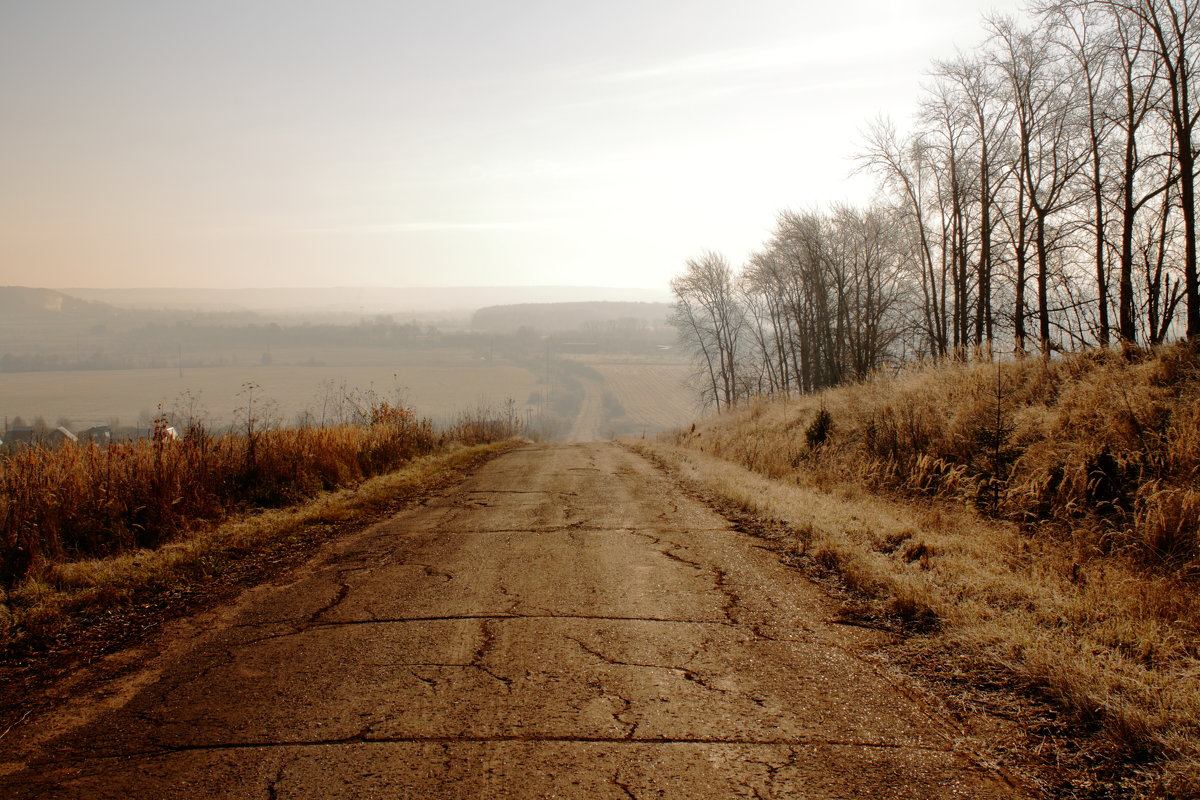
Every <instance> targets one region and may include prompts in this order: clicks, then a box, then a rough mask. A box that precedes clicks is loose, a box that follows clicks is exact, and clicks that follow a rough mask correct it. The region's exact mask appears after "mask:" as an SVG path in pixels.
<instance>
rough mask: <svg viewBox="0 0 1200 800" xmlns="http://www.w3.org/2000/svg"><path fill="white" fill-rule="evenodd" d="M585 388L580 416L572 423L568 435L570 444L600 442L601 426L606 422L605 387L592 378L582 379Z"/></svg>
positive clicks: (581, 383) (580, 380) (580, 381)
mask: <svg viewBox="0 0 1200 800" xmlns="http://www.w3.org/2000/svg"><path fill="white" fill-rule="evenodd" d="M579 384H580V385H581V386H582V387H583V401H582V402H580V404H579V414H578V415H577V416H576V417H575V421H574V422H573V423H571V430H570V432H569V433H568V434H567V441H568V442H598V441H600V440H601V439H602V438H603V437H602V436H601V435H600V426H601V424H602V423H603V422H604V386H603V385H602V384H601V383H600V381H597V380H593V379H591V378H580V379H579Z"/></svg>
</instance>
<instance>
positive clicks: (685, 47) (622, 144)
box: [0, 0, 1019, 287]
mask: <svg viewBox="0 0 1200 800" xmlns="http://www.w3.org/2000/svg"><path fill="white" fill-rule="evenodd" d="M1018 6H1019V4H1018V3H1017V2H977V1H976V0H921V1H917V2H900V1H899V0H850V2H843V3H828V2H824V0H822V2H813V0H744V1H743V2H741V3H736V4H735V3H729V2H726V1H725V0H722V2H712V1H711V0H699V1H697V0H660V1H659V2H656V3H653V4H650V3H643V2H630V1H629V0H609V2H605V3H596V2H586V3H584V2H576V1H575V0H528V1H527V2H513V1H511V0H486V1H485V0H443V1H441V2H424V3H412V2H407V1H406V0H347V1H346V2H338V3H334V2H316V0H236V1H231V0H207V1H206V2H203V3H177V2H165V3H164V2H161V0H143V1H142V2H131V1H130V0H106V1H105V2H93V1H92V0H56V1H55V2H33V1H32V0H30V1H29V2H19V1H18V0H0V143H2V146H0V284H24V285H35V286H51V287H67V286H92V287H122V286H163V287H173V286H200V287H244V286H347V285H363V286H454V285H526V284H529V285H533V284H555V285H587V286H629V287H662V286H665V285H666V283H667V281H668V280H669V279H670V277H671V276H672V275H674V274H676V273H677V272H678V271H679V269H680V266H681V264H682V262H683V260H684V259H686V258H688V257H690V256H693V255H695V254H697V253H698V252H700V251H701V250H704V249H713V250H720V251H723V252H725V253H726V254H727V255H728V256H729V257H730V258H731V260H732V261H734V262H735V263H737V262H740V261H741V260H742V259H744V258H745V257H746V256H747V255H748V254H749V253H750V252H752V251H753V250H755V249H757V248H758V247H759V246H760V245H761V243H762V242H763V240H764V239H765V238H766V237H767V236H768V235H769V231H770V228H771V226H772V224H773V222H774V217H775V214H776V212H777V211H778V210H780V209H782V208H788V207H790V208H803V207H810V206H813V205H818V204H827V203H830V202H837V201H844V200H849V201H855V202H862V201H865V200H866V199H867V198H868V197H869V196H870V194H871V185H872V182H871V180H870V179H869V178H867V177H865V176H851V175H850V172H851V170H852V169H853V167H854V163H853V156H854V154H855V153H856V151H857V149H858V148H859V146H860V141H861V137H860V135H859V131H860V130H861V129H862V128H863V127H864V125H865V124H866V123H867V122H868V121H869V120H870V119H872V118H874V117H876V116H878V115H880V114H886V115H890V116H892V117H893V118H895V119H896V120H897V122H898V123H899V124H900V125H901V126H902V127H903V126H904V125H906V123H907V120H908V118H909V117H910V116H911V114H912V112H913V110H914V107H915V100H916V97H917V95H918V92H919V87H920V84H921V81H922V80H924V79H925V73H926V71H927V70H928V69H929V67H930V61H931V59H933V58H937V57H948V56H951V55H953V53H954V51H955V48H956V46H957V47H958V48H960V49H971V48H973V47H974V46H975V45H976V43H977V42H978V41H979V40H980V39H981V38H982V35H983V30H982V27H981V25H980V15H981V14H982V13H983V12H984V11H986V10H990V9H996V10H998V11H1001V12H1006V13H1015V12H1016V9H1017V8H1018Z"/></svg>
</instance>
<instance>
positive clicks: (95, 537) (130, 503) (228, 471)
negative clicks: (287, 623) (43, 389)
mask: <svg viewBox="0 0 1200 800" xmlns="http://www.w3.org/2000/svg"><path fill="white" fill-rule="evenodd" d="M516 433H517V429H516V427H515V421H514V420H513V419H510V418H509V417H506V416H504V415H499V416H497V415H489V414H487V413H485V412H484V411H482V410H481V411H480V412H478V413H476V414H473V415H468V416H464V418H463V419H461V420H460V421H459V423H458V425H456V426H454V427H452V428H451V429H450V430H448V431H442V432H438V431H435V430H434V428H433V427H432V425H431V424H430V423H429V422H428V421H427V420H421V419H418V418H417V417H416V416H415V415H414V414H413V413H412V411H411V410H409V409H406V408H402V407H397V406H393V405H390V404H388V403H386V402H381V403H377V404H376V405H374V406H373V407H372V408H371V409H370V412H369V414H368V415H367V418H366V419H365V420H364V423H363V424H359V425H339V426H336V427H304V428H296V429H279V430H256V429H255V428H254V427H253V425H248V426H246V429H245V430H243V431H242V432H240V433H226V434H222V435H212V434H210V433H208V432H207V431H205V430H204V429H203V428H202V427H201V426H198V425H196V426H192V427H191V428H189V429H188V430H187V432H186V435H185V436H184V437H183V438H182V439H180V440H178V441H174V440H171V439H170V438H168V437H167V436H166V435H165V422H162V421H160V423H159V425H158V427H157V429H156V435H154V436H153V437H152V438H151V439H150V440H141V441H135V442H128V443H120V444H114V445H111V446H98V445H95V444H88V445H76V444H71V443H67V444H64V445H62V446H59V447H54V448H48V447H40V446H34V447H26V448H21V449H19V450H16V451H14V452H11V453H8V454H7V455H4V456H0V587H3V588H11V587H12V586H14V585H15V584H17V583H18V582H20V581H22V580H23V579H25V578H27V577H29V576H31V575H34V574H36V573H37V572H38V571H39V570H41V569H43V568H44V567H45V566H46V565H49V564H55V563H60V562H63V561H71V560H76V559H82V558H92V557H104V556H111V555H116V554H119V553H124V552H130V551H134V550H140V549H149V548H155V547H158V546H160V545H162V544H164V543H166V542H169V541H171V540H173V539H174V538H176V537H177V536H178V535H179V534H180V533H181V532H183V531H185V530H186V529H187V528H188V527H189V526H191V525H194V524H195V523H197V522H199V521H202V520H212V519H217V518H220V517H223V516H225V515H228V514H230V513H232V512H234V511H238V510H244V509H247V508H272V507H280V506H284V505H287V504H289V503H294V502H296V501H299V500H301V499H304V498H308V497H312V496H314V495H316V494H317V493H319V492H321V491H325V490H331V489H337V488H341V487H345V486H349V485H353V484H355V483H358V482H360V481H362V480H363V479H365V478H369V477H371V476H374V475H380V474H383V473H386V472H388V471H390V470H394V469H396V468H397V467H399V466H401V465H403V464H405V463H407V462H408V461H410V460H412V459H413V458H415V457H417V456H421V455H425V454H428V453H431V452H434V451H435V450H437V449H439V448H441V447H443V446H445V445H446V444H448V443H450V442H463V443H466V444H478V443H481V442H486V441H495V440H499V439H503V438H506V437H509V436H513V435H515V434H516Z"/></svg>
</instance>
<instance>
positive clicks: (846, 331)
mask: <svg viewBox="0 0 1200 800" xmlns="http://www.w3.org/2000/svg"><path fill="white" fill-rule="evenodd" d="M1029 10H1030V16H1029V22H1028V23H1027V24H1026V23H1022V22H1018V21H1017V20H1015V19H1012V18H1008V17H1002V16H994V17H989V18H986V19H985V22H984V25H985V28H986V32H987V38H986V40H985V42H984V44H983V45H982V46H981V47H980V48H978V49H977V50H975V51H972V52H969V53H960V54H959V55H958V56H956V57H955V58H953V59H949V60H946V61H938V62H935V63H934V65H933V68H932V70H931V80H930V82H929V85H928V86H927V87H926V90H925V92H924V96H923V98H922V100H921V102H920V107H919V108H918V109H917V113H916V115H915V118H914V119H915V125H914V128H913V130H912V131H911V132H908V133H903V134H902V133H900V132H898V131H897V130H896V128H895V127H894V126H893V125H891V124H890V123H888V122H886V121H878V122H875V123H873V124H872V125H870V126H869V128H868V131H867V134H866V141H865V144H864V149H863V152H862V154H861V168H862V169H864V170H868V171H870V172H871V173H873V174H874V175H876V176H877V177H878V179H879V181H880V196H879V197H878V198H877V201H876V203H875V204H874V205H873V206H872V207H871V208H869V209H865V210H861V209H853V208H835V209H833V210H832V211H831V212H829V213H815V212H813V213H806V214H795V213H791V212H787V213H783V214H781V215H780V217H779V220H778V224H777V225H776V228H775V231H774V233H773V235H772V237H771V239H770V240H769V241H768V243H767V244H766V246H765V247H764V249H763V250H762V251H760V252H759V253H756V254H754V255H753V256H751V257H750V259H749V260H748V261H747V263H746V264H745V265H744V266H743V267H742V268H741V269H740V270H738V271H737V272H735V271H734V270H733V269H732V268H731V267H730V266H729V265H728V264H727V263H726V262H725V260H724V259H723V258H722V257H721V256H720V255H718V254H713V253H707V254H705V255H703V256H702V257H700V258H697V259H693V260H691V261H689V262H688V263H687V265H686V269H685V272H684V274H683V275H681V276H679V277H678V278H677V279H676V280H675V281H673V284H672V288H673V289H674V291H675V295H676V299H677V307H676V315H675V323H676V325H677V327H678V328H679V330H680V331H681V333H682V335H683V337H684V340H685V341H686V342H687V343H688V344H689V345H690V346H691V347H692V348H693V350H694V351H695V353H696V354H697V355H698V357H699V359H700V362H701V363H702V365H703V367H704V369H703V371H702V372H703V375H704V383H705V386H704V394H705V396H706V398H707V399H708V400H709V401H711V402H713V403H714V404H716V405H717V406H718V407H719V406H722V405H725V404H728V403H732V402H735V401H736V400H737V399H738V398H739V397H742V396H746V395H748V394H753V393H760V392H772V391H792V390H800V391H811V390H813V389H818V388H821V387H823V386H828V385H831V384H834V383H837V382H839V381H842V380H845V379H847V378H852V377H860V376H862V375H863V374H865V373H867V372H870V371H871V370H873V369H877V368H879V367H881V366H883V365H885V364H888V363H891V362H895V361H898V360H901V359H903V358H907V357H924V358H931V359H940V358H945V357H954V356H961V355H963V354H965V353H968V352H971V351H973V350H974V351H977V352H982V353H986V354H991V353H994V352H997V351H1004V350H1011V351H1013V352H1015V353H1017V354H1025V353H1027V352H1030V351H1037V352H1040V353H1041V354H1042V355H1044V356H1049V355H1050V354H1051V352H1053V351H1055V350H1062V349H1075V348H1079V347H1084V346H1094V345H1099V346H1108V345H1110V344H1112V343H1114V342H1118V341H1123V342H1129V343H1139V344H1151V345H1152V344H1159V343H1161V342H1163V341H1165V340H1167V339H1168V338H1171V337H1175V336H1180V335H1186V336H1188V337H1189V338H1191V337H1197V336H1200V290H1198V286H1197V264H1196V259H1197V254H1196V225H1197V221H1196V209H1195V177H1196V155H1197V149H1196V146H1195V142H1194V139H1195V137H1194V129H1195V127H1196V124H1197V120H1198V118H1200V94H1198V92H1200V87H1198V83H1197V82H1198V81H1200V77H1198V76H1197V70H1198V69H1200V61H1198V59H1200V0H1059V1H1057V2H1048V1H1047V0H1043V1H1042V2H1039V3H1038V4H1037V5H1035V6H1033V7H1032V8H1030V9H1029Z"/></svg>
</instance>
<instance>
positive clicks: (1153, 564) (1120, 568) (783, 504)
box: [645, 346, 1200, 798]
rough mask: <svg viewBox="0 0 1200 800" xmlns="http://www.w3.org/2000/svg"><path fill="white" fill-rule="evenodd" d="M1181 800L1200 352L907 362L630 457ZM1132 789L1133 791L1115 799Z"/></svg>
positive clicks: (1198, 527) (1196, 733)
mask: <svg viewBox="0 0 1200 800" xmlns="http://www.w3.org/2000/svg"><path fill="white" fill-rule="evenodd" d="M645 447H647V448H648V449H649V450H651V451H652V452H653V453H654V454H656V455H658V456H659V457H661V458H663V459H664V460H666V461H668V462H670V463H672V464H674V465H675V466H676V467H677V468H678V469H680V470H682V471H684V472H685V473H686V474H689V475H691V476H692V477H694V478H695V479H696V480H698V481H701V482H702V483H705V484H707V485H708V486H709V487H710V489H712V490H714V491H716V492H717V493H718V494H719V495H721V496H723V497H724V498H726V499H727V500H729V501H730V502H733V503H735V504H737V505H739V506H741V507H744V508H747V509H749V510H750V511H752V512H754V513H757V514H760V515H763V516H767V517H772V518H776V519H780V520H784V521H785V522H786V523H787V524H788V525H789V526H790V527H791V528H792V529H793V530H795V531H796V532H797V547H798V549H800V550H802V551H804V552H805V553H807V554H808V555H809V556H811V557H812V558H813V560H814V561H815V562H816V563H818V564H820V565H821V566H823V567H824V568H828V569H831V570H834V571H836V572H837V573H839V574H840V575H841V576H842V578H843V579H844V580H845V581H846V583H847V584H849V585H850V586H851V587H852V588H854V589H856V590H858V591H859V592H861V594H862V595H864V596H865V597H867V598H868V599H869V601H870V604H871V607H873V608H874V609H876V613H886V614H891V615H895V616H898V617H901V618H905V619H908V620H910V621H913V622H916V623H919V624H920V625H919V626H920V628H921V629H922V630H925V631H927V632H928V633H927V634H926V635H927V636H928V637H929V638H928V639H927V640H923V641H925V642H926V644H927V646H930V647H941V648H946V649H947V650H951V651H953V652H955V653H957V654H959V655H964V654H965V655H966V656H967V657H970V658H975V659H978V660H979V662H980V663H981V664H986V665H989V666H990V667H994V666H997V665H998V666H1000V667H1002V668H1003V669H1005V670H1007V671H1008V672H1009V673H1010V674H1012V675H1013V676H1015V677H1017V678H1018V679H1020V680H1021V681H1023V682H1024V683H1025V684H1027V685H1031V686H1033V687H1036V688H1037V690H1038V691H1039V692H1042V693H1044V694H1045V695H1046V696H1049V697H1051V698H1053V699H1055V700H1056V701H1057V702H1059V703H1060V704H1061V705H1062V707H1063V708H1064V709H1065V710H1067V711H1068V712H1070V713H1071V714H1073V715H1074V716H1075V717H1076V718H1077V719H1079V720H1081V721H1084V722H1086V723H1087V724H1089V725H1093V726H1096V727H1097V728H1098V729H1099V730H1102V731H1103V732H1104V740H1105V741H1106V742H1107V745H1105V746H1106V747H1109V748H1111V750H1110V752H1111V753H1116V754H1117V756H1118V757H1119V758H1121V759H1124V760H1125V763H1126V764H1127V765H1131V766H1132V769H1133V771H1134V772H1136V773H1137V774H1139V775H1140V776H1141V779H1140V780H1139V781H1135V784H1136V785H1137V786H1138V787H1140V788H1138V789H1136V790H1135V789H1134V788H1125V789H1120V790H1114V791H1113V792H1112V793H1109V794H1107V795H1106V794H1101V795H1100V796H1112V797H1116V796H1122V797H1123V796H1134V795H1135V792H1142V793H1144V794H1146V795H1149V796H1157V797H1172V798H1184V797H1195V796H1200V603H1198V602H1197V594H1198V590H1200V539H1198V537H1200V355H1198V354H1197V352H1196V350H1194V349H1192V348H1189V347H1186V346H1176V347H1170V348H1165V349H1162V350H1158V351H1155V352H1152V353H1144V352H1129V353H1119V352H1107V353H1105V352H1093V353H1084V354H1079V355H1074V356H1070V357H1066V358H1063V359H1061V360H1055V361H1050V362H1043V361H1041V360H1038V359H1028V360H1025V361H1011V362H1004V363H1002V364H1000V365H999V366H997V365H995V364H987V363H983V364H980V363H950V364H944V365H939V366H936V367H924V368H919V367H914V368H910V369H907V370H905V371H904V372H902V373H901V374H899V375H896V376H891V377H878V378H875V379H872V380H869V381H867V382H864V383H862V384H859V385H855V386H847V387H841V388H838V389H834V390H830V391H827V392H824V393H821V394H819V395H815V396H811V397H801V398H793V399H780V400H775V401H766V400H763V401H758V402H755V403H752V404H749V405H746V406H744V407H742V408H737V409H734V410H732V411H730V412H727V413H724V414H721V415H719V416H716V417H713V418H710V419H708V420H705V421H703V422H700V423H698V424H697V426H696V427H695V429H694V430H692V431H680V432H677V433H675V434H672V435H667V436H664V437H662V438H660V439H659V440H658V441H656V442H650V443H647V444H646V445H645ZM1131 786H1132V784H1131Z"/></svg>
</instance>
